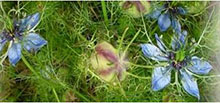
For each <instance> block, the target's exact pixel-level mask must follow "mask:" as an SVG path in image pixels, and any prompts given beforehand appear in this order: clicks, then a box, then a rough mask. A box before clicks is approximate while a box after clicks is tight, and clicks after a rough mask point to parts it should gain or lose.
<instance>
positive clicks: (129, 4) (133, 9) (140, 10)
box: [120, 1, 150, 18]
mask: <svg viewBox="0 0 220 103" xmlns="http://www.w3.org/2000/svg"><path fill="white" fill-rule="evenodd" d="M120 6H121V7H122V9H123V10H124V12H125V13H126V14H128V15H130V16H132V17H134V18H138V17H141V15H146V14H148V13H149V12H150V2H149V1H122V2H121V3H120Z"/></svg>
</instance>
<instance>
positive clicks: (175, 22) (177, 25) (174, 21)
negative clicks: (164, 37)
mask: <svg viewBox="0 0 220 103" xmlns="http://www.w3.org/2000/svg"><path fill="white" fill-rule="evenodd" d="M171 26H172V27H173V29H174V30H175V31H176V32H181V25H180V22H179V20H177V19H176V18H174V17H172V22H171Z"/></svg>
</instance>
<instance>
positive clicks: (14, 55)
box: [8, 43, 21, 66]
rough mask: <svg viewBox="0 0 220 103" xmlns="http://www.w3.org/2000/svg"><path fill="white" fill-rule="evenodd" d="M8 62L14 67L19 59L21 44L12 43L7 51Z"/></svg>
mask: <svg viewBox="0 0 220 103" xmlns="http://www.w3.org/2000/svg"><path fill="white" fill-rule="evenodd" d="M8 58H9V62H10V63H11V64H12V65H13V66H15V64H16V63H17V62H18V61H19V60H20V59H21V44H20V43H13V44H12V45H11V48H10V49H9V51H8Z"/></svg>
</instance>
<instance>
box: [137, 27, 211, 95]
mask: <svg viewBox="0 0 220 103" xmlns="http://www.w3.org/2000/svg"><path fill="white" fill-rule="evenodd" d="M186 35H187V32H186V31H183V32H182V33H179V34H178V36H174V38H173V40H172V50H168V48H167V47H166V46H165V45H164V43H163V42H162V41H161V39H160V38H159V37H158V35H157V34H155V38H156V41H157V46H155V45H153V44H141V48H142V52H143V53H144V55H145V56H146V57H147V58H150V59H152V60H155V61H159V62H167V63H168V64H169V65H168V66H165V67H156V68H155V69H154V71H153V75H152V89H153V90H154V91H158V90H161V89H163V88H164V87H166V86H167V85H168V84H169V83H170V82H171V71H172V70H175V71H176V72H179V73H178V74H180V79H181V83H182V86H183V88H184V89H185V91H187V92H188V93H189V94H191V95H193V96H195V97H197V98H198V99H199V98H200V95H199V89H198V86H197V82H196V80H195V79H194V78H193V73H195V74H200V75H202V74H207V73H209V71H210V70H211V69H212V66H211V65H210V64H209V63H208V62H207V61H203V60H202V59H200V58H199V57H197V56H186V55H185V51H184V50H183V48H185V38H186Z"/></svg>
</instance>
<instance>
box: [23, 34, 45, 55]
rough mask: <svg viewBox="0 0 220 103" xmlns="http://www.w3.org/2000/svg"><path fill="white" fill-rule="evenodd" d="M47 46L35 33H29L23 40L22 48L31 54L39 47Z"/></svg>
mask: <svg viewBox="0 0 220 103" xmlns="http://www.w3.org/2000/svg"><path fill="white" fill-rule="evenodd" d="M46 44H47V41H46V40H44V39H43V38H42V37H41V36H40V35H38V34H36V33H29V34H28V35H26V36H25V38H24V48H25V49H26V50H27V51H29V52H31V51H32V50H33V51H38V50H39V49H40V48H41V47H43V46H44V45H46Z"/></svg>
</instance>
